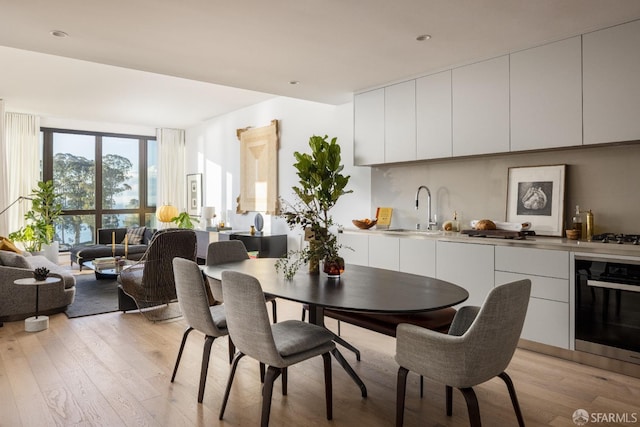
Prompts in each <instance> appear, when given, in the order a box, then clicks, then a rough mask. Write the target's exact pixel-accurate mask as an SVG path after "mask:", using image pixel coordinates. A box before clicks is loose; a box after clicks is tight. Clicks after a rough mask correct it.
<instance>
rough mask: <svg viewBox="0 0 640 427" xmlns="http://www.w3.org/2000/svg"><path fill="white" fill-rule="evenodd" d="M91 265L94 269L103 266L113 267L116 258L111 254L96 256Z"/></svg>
mask: <svg viewBox="0 0 640 427" xmlns="http://www.w3.org/2000/svg"><path fill="white" fill-rule="evenodd" d="M93 266H94V267H95V268H96V270H100V269H103V268H114V267H115V266H116V259H115V258H114V257H112V256H109V257H102V258H96V259H94V260H93Z"/></svg>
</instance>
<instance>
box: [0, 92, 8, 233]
mask: <svg viewBox="0 0 640 427" xmlns="http://www.w3.org/2000/svg"><path fill="white" fill-rule="evenodd" d="M5 141H6V139H5V131H4V101H3V100H2V99H0V209H4V208H5V207H7V206H9V203H11V201H10V200H9V181H8V178H9V177H8V175H7V165H8V164H9V162H8V160H7V144H6V142H5ZM7 235H9V222H8V221H7V216H6V213H5V214H2V215H0V236H4V237H7Z"/></svg>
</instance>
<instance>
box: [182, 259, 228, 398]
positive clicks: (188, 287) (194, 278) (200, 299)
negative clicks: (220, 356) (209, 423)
mask: <svg viewBox="0 0 640 427" xmlns="http://www.w3.org/2000/svg"><path fill="white" fill-rule="evenodd" d="M173 273H174V276H175V282H176V292H177V294H178V303H179V304H180V309H181V310H182V313H183V315H184V317H185V319H186V321H187V325H188V327H187V330H186V331H185V332H184V334H183V336H182V342H181V343H180V350H179V351H178V357H177V359H176V365H175V367H174V368H173V374H172V375H171V382H173V381H174V380H175V378H176V374H177V372H178V366H179V365H180V359H181V358H182V351H183V350H184V346H185V344H186V342H187V337H188V336H189V333H190V332H191V331H193V330H194V329H195V330H196V331H199V332H201V333H203V334H204V336H205V338H204V350H203V352H202V366H201V368H200V387H199V390H198V402H200V403H202V398H203V396H204V386H205V383H206V381H207V371H208V369H209V356H210V354H211V345H212V344H213V341H214V340H215V339H216V338H218V337H222V336H225V335H228V331H227V321H226V318H225V312H224V305H214V306H209V299H208V297H207V290H206V284H205V282H204V279H203V277H202V271H201V270H200V267H198V264H196V263H195V262H194V261H190V260H187V259H184V258H174V259H173ZM233 351H234V350H233V344H232V343H231V341H229V357H230V358H231V356H232V354H233Z"/></svg>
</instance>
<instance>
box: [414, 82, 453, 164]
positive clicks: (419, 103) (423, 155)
mask: <svg viewBox="0 0 640 427" xmlns="http://www.w3.org/2000/svg"><path fill="white" fill-rule="evenodd" d="M452 155H453V152H452V145H451V70H447V71H444V72H442V73H437V74H432V75H430V76H425V77H421V78H419V79H417V80H416V158H417V160H425V159H438V158H443V157H451V156H452Z"/></svg>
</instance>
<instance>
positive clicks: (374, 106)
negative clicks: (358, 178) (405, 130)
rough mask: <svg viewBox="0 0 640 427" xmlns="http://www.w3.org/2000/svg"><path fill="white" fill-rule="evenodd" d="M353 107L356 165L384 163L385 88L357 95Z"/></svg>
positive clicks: (354, 156)
mask: <svg viewBox="0 0 640 427" xmlns="http://www.w3.org/2000/svg"><path fill="white" fill-rule="evenodd" d="M353 109H354V112H353V119H354V126H353V144H354V146H353V153H354V154H353V158H354V163H355V165H356V166H362V165H374V164H380V163H384V133H385V130H384V88H383V89H376V90H372V91H369V92H364V93H361V94H358V95H356V96H355V97H354V99H353Z"/></svg>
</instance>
